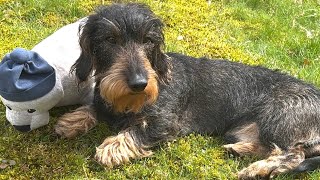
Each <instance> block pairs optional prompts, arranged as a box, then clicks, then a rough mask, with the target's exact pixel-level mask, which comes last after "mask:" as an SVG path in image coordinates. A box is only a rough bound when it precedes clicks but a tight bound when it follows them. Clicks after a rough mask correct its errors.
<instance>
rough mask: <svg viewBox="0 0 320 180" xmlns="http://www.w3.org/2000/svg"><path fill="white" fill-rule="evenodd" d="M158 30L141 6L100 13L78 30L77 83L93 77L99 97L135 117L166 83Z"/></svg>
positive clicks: (103, 9) (106, 8)
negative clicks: (135, 113)
mask: <svg viewBox="0 0 320 180" xmlns="http://www.w3.org/2000/svg"><path fill="white" fill-rule="evenodd" d="M162 27H163V24H162V22H161V20H160V19H159V18H157V17H156V16H155V15H154V13H153V12H152V11H151V10H150V9H149V8H148V7H147V6H145V5H142V4H135V3H129V4H112V5H110V6H104V7H100V8H99V9H98V10H97V11H96V13H95V14H93V15H90V16H89V17H88V19H87V21H86V22H85V24H84V25H83V26H82V27H80V28H81V29H80V31H81V35H80V46H81V50H82V51H81V55H80V57H79V59H78V60H77V61H76V63H75V64H74V65H73V70H75V73H76V76H77V77H78V80H79V83H81V82H83V81H86V80H87V78H88V76H89V75H90V74H91V73H92V71H93V70H94V71H95V75H96V80H97V82H98V84H99V87H100V95H101V97H102V98H104V99H105V100H106V101H107V102H108V103H109V104H111V105H112V107H113V108H114V110H115V111H117V112H128V111H129V112H138V111H139V110H140V109H141V108H142V107H143V106H144V105H145V104H152V103H153V102H155V101H156V99H157V97H158V83H166V82H168V79H169V72H170V68H169V67H170V64H169V61H168V58H167V56H166V55H165V54H164V53H163V52H162V48H163V45H164V36H163V33H162Z"/></svg>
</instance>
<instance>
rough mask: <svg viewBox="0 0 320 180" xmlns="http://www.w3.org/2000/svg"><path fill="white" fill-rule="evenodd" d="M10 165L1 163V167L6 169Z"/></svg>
mask: <svg viewBox="0 0 320 180" xmlns="http://www.w3.org/2000/svg"><path fill="white" fill-rule="evenodd" d="M8 166H9V165H8V164H5V163H1V164H0V169H5V168H7V167H8Z"/></svg>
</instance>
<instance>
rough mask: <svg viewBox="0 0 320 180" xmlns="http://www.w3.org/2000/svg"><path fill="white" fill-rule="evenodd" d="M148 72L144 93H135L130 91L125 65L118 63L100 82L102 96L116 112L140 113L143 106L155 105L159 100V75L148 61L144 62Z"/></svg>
mask: <svg viewBox="0 0 320 180" xmlns="http://www.w3.org/2000/svg"><path fill="white" fill-rule="evenodd" d="M144 66H145V69H146V70H147V72H148V84H147V86H146V88H145V89H144V91H141V92H138V93H135V92H133V91H131V90H130V88H129V87H128V85H127V83H126V81H125V79H126V78H125V75H124V74H123V70H124V69H123V68H124V67H126V66H124V64H123V63H116V64H114V65H113V66H112V67H111V70H110V71H109V73H108V74H106V76H105V77H104V78H103V79H102V80H101V82H100V95H101V97H102V98H103V99H104V100H105V101H107V102H108V103H109V104H110V105H111V106H112V108H113V110H114V111H115V112H121V113H128V112H133V113H138V112H139V111H140V110H141V109H142V108H143V106H145V105H150V104H153V103H154V102H155V101H156V100H157V98H158V81H157V74H156V72H155V71H154V70H153V69H152V67H151V64H150V63H149V61H148V60H144Z"/></svg>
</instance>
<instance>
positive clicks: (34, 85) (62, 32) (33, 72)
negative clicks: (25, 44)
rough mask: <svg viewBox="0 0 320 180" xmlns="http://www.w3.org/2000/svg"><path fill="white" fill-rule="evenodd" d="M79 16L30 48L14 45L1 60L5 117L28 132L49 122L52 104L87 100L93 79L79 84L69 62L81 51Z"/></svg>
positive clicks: (72, 61)
mask: <svg viewBox="0 0 320 180" xmlns="http://www.w3.org/2000/svg"><path fill="white" fill-rule="evenodd" d="M82 21H83V19H82V20H80V21H78V22H75V23H73V24H69V25H66V26H64V27H62V28H61V29H59V30H58V31H56V32H55V33H53V34H52V35H50V36H49V37H47V38H46V39H44V40H43V41H41V42H40V43H39V44H37V45H36V46H35V47H34V48H33V49H32V50H31V51H29V50H25V49H22V48H16V49H15V50H13V51H12V52H11V53H9V54H7V55H5V57H4V58H3V60H2V61H1V63H0V95H1V100H2V102H3V104H4V105H5V106H6V118H7V120H8V121H9V122H10V123H11V124H12V125H13V126H14V127H15V128H16V129H17V130H19V131H22V132H28V131H30V130H33V129H36V128H39V127H41V126H44V125H46V124H48V122H49V111H48V110H50V109H51V108H53V107H55V106H65V105H72V104H89V103H91V101H92V98H93V87H94V82H93V79H92V80H89V81H88V83H86V84H85V85H82V86H81V87H78V85H77V82H76V78H75V75H74V74H73V73H70V69H71V66H72V65H73V64H74V62H75V61H76V60H77V58H78V57H79V55H80V47H79V43H78V39H79V37H78V29H79V24H80V23H81V22H82Z"/></svg>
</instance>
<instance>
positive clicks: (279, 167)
mask: <svg viewBox="0 0 320 180" xmlns="http://www.w3.org/2000/svg"><path fill="white" fill-rule="evenodd" d="M304 159H305V155H304V152H303V150H302V149H301V148H292V149H289V150H288V151H286V152H285V151H281V149H280V148H278V147H276V148H275V150H274V151H273V152H272V153H271V156H269V157H268V158H267V159H264V160H261V161H257V162H254V163H252V164H251V165H249V166H248V167H247V168H244V169H242V170H241V171H240V172H239V173H238V178H239V179H256V178H262V177H265V178H266V177H270V178H272V177H274V176H277V175H279V174H281V173H284V172H288V171H290V170H292V169H294V168H295V167H297V166H298V165H299V164H300V163H301V162H302V161H303V160H304Z"/></svg>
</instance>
